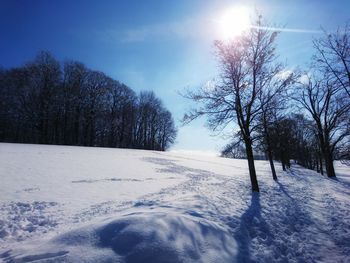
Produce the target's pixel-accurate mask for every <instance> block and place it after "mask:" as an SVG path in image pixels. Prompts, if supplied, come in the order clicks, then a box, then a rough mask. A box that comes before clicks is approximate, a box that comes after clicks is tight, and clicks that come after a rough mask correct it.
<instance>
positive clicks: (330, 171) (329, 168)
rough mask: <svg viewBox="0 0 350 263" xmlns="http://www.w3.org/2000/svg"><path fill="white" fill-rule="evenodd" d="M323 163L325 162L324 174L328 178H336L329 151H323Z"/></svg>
mask: <svg viewBox="0 0 350 263" xmlns="http://www.w3.org/2000/svg"><path fill="white" fill-rule="evenodd" d="M324 157H325V158H324V159H325V162H326V172H327V176H328V177H336V176H335V171H334V165H333V158H332V154H331V153H330V151H329V150H327V149H326V151H325V156H324Z"/></svg>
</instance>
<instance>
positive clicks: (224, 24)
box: [219, 6, 250, 40]
mask: <svg viewBox="0 0 350 263" xmlns="http://www.w3.org/2000/svg"><path fill="white" fill-rule="evenodd" d="M249 25H250V19H249V11H248V9H247V8H246V7H244V6H239V7H233V8H231V9H229V10H227V11H226V12H224V14H223V15H222V17H221V19H220V21H219V26H220V36H221V38H223V39H225V40H229V39H232V38H234V37H236V36H239V35H240V34H242V32H243V31H245V30H246V29H248V28H249Z"/></svg>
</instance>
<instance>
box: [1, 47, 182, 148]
mask: <svg viewBox="0 0 350 263" xmlns="http://www.w3.org/2000/svg"><path fill="white" fill-rule="evenodd" d="M0 97H1V102H0V127H1V129H0V141H2V142H16V143H40V144H58V145H81V146H101V147H118V148H135V149H148V150H160V151H164V150H166V149H168V148H169V147H170V145H172V144H173V143H174V141H175V138H176V133H177V130H176V128H175V124H174V120H173V118H172V115H171V113H170V112H169V111H168V110H167V109H166V108H165V107H164V105H163V103H162V101H161V100H160V99H159V98H157V97H156V95H155V94H154V92H152V91H143V92H140V94H136V93H135V92H134V91H133V90H132V89H131V88H129V87H128V86H126V85H124V84H122V83H120V82H118V81H116V80H114V79H112V78H110V77H108V76H107V75H105V74H104V73H102V72H99V71H95V70H91V69H88V68H87V67H86V66H85V65H84V64H82V63H80V62H76V61H66V62H64V63H63V65H61V64H60V63H59V62H58V61H57V60H56V59H55V58H54V57H53V56H52V55H51V54H50V53H49V52H46V51H42V52H39V54H38V55H37V56H36V58H35V59H34V60H33V61H31V62H29V63H26V64H25V65H24V66H22V67H17V68H11V69H1V68H0Z"/></svg>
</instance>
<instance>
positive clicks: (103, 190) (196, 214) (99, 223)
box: [0, 144, 350, 262]
mask: <svg viewBox="0 0 350 263" xmlns="http://www.w3.org/2000/svg"><path fill="white" fill-rule="evenodd" d="M256 167H257V173H258V180H259V183H260V189H261V193H260V194H255V195H252V194H251V191H250V184H249V176H248V171H247V165H246V161H245V160H231V159H223V158H219V157H213V156H203V155H198V156H196V155H189V154H187V155H186V154H181V153H172V152H166V153H162V152H152V151H139V150H125V149H108V148H88V147H68V146H45V145H23V144H0V262H1V261H4V262H31V261H35V262H244V261H246V262H249V261H255V262H320V261H321V262H349V261H350V168H349V167H346V166H343V165H341V164H340V163H337V172H338V175H339V176H338V179H337V180H330V179H327V178H325V177H322V176H320V175H319V174H316V173H315V172H312V171H309V170H305V169H302V168H300V167H298V166H293V168H292V169H291V170H290V171H288V172H282V171H281V167H280V166H279V165H278V164H277V172H278V176H279V181H278V183H277V182H274V181H273V180H272V177H271V175H270V171H269V165H268V163H267V162H265V161H257V162H256Z"/></svg>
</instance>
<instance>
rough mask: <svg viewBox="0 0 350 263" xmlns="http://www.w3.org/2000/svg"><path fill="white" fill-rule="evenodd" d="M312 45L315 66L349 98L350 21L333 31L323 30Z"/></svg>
mask: <svg viewBox="0 0 350 263" xmlns="http://www.w3.org/2000/svg"><path fill="white" fill-rule="evenodd" d="M314 47H315V49H316V51H317V53H316V54H315V56H314V62H315V63H316V64H317V67H318V68H319V69H320V70H321V71H322V73H324V74H326V75H328V77H329V80H332V81H333V82H334V83H336V85H339V86H340V87H342V88H343V89H344V91H345V92H346V94H347V95H348V97H349V98H350V23H349V22H348V23H347V24H346V25H345V26H344V27H343V28H338V30H337V31H336V32H334V33H327V32H326V31H324V36H323V37H322V38H319V39H316V40H314Z"/></svg>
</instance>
